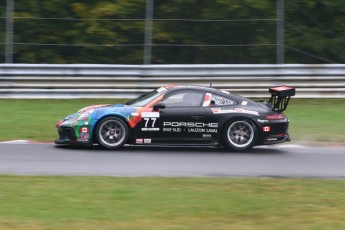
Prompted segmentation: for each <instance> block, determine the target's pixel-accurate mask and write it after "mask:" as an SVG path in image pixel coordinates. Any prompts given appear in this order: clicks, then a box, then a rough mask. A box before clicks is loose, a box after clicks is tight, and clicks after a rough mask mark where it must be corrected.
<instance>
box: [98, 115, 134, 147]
mask: <svg viewBox="0 0 345 230" xmlns="http://www.w3.org/2000/svg"><path fill="white" fill-rule="evenodd" d="M95 134H96V137H97V141H98V143H99V144H100V145H101V146H102V147H104V148H107V149H117V148H120V147H122V146H123V145H124V144H125V143H126V142H127V139H128V135H129V130H128V126H127V124H126V123H125V122H124V121H122V120H121V119H120V118H117V117H108V118H105V119H103V120H101V121H100V122H99V124H98V125H97V128H96V133H95Z"/></svg>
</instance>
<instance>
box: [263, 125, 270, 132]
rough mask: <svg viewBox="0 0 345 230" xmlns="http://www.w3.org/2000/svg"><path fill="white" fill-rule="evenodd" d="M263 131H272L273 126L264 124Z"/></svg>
mask: <svg viewBox="0 0 345 230" xmlns="http://www.w3.org/2000/svg"><path fill="white" fill-rule="evenodd" d="M262 131H264V132H270V131H271V127H270V126H264V127H262Z"/></svg>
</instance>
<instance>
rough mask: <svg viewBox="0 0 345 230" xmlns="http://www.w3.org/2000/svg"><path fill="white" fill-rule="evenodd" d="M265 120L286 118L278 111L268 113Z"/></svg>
mask: <svg viewBox="0 0 345 230" xmlns="http://www.w3.org/2000/svg"><path fill="white" fill-rule="evenodd" d="M265 118H266V119H267V120H286V119H287V118H286V117H285V115H284V114H282V113H278V114H273V115H268V116H266V117H265Z"/></svg>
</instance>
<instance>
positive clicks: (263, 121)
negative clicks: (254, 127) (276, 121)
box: [258, 119, 268, 123]
mask: <svg viewBox="0 0 345 230" xmlns="http://www.w3.org/2000/svg"><path fill="white" fill-rule="evenodd" d="M258 122H260V123H267V122H268V120H261V119H258Z"/></svg>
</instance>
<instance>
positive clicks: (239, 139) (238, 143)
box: [227, 121, 254, 148]
mask: <svg viewBox="0 0 345 230" xmlns="http://www.w3.org/2000/svg"><path fill="white" fill-rule="evenodd" d="M227 136H228V140H229V141H230V143H231V144H232V145H233V146H235V147H238V148H244V147H247V146H248V145H250V144H251V143H252V141H253V139H254V129H253V127H252V126H251V125H250V124H249V123H248V122H246V121H235V122H233V123H232V124H231V125H230V126H229V128H228V132H227Z"/></svg>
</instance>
